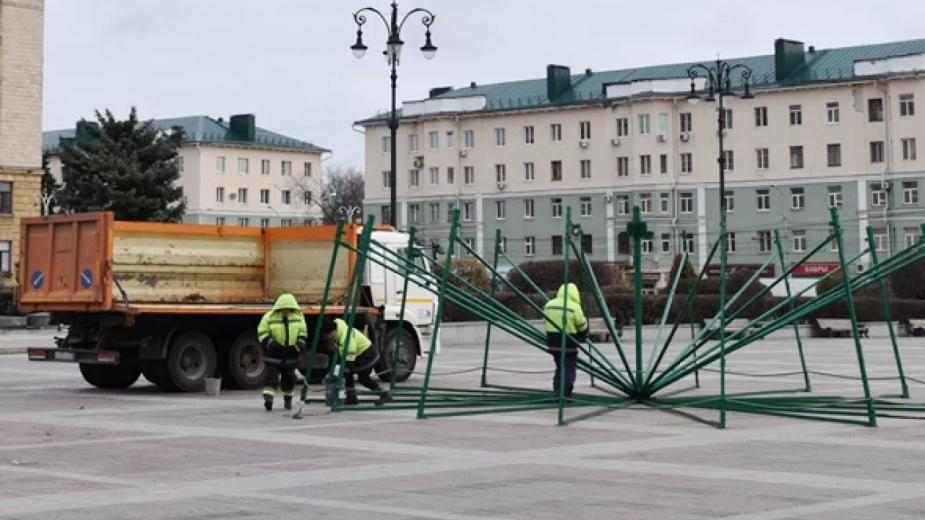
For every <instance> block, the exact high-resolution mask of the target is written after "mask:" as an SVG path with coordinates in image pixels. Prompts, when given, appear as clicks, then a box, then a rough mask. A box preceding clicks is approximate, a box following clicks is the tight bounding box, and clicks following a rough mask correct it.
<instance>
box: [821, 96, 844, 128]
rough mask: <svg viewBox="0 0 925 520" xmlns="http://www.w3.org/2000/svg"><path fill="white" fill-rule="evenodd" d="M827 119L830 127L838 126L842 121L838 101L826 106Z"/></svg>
mask: <svg viewBox="0 0 925 520" xmlns="http://www.w3.org/2000/svg"><path fill="white" fill-rule="evenodd" d="M825 117H826V121H828V123H829V124H830V125H834V124H838V122H839V121H840V120H841V114H840V113H839V109H838V102H837V101H832V102H829V103H826V104H825Z"/></svg>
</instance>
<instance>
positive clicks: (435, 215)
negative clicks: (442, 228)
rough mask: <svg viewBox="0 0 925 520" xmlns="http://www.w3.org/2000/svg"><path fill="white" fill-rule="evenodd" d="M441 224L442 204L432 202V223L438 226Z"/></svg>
mask: <svg viewBox="0 0 925 520" xmlns="http://www.w3.org/2000/svg"><path fill="white" fill-rule="evenodd" d="M437 222H440V203H439V202H432V203H431V204H430V223H431V224H436V223H437Z"/></svg>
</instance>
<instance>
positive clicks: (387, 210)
mask: <svg viewBox="0 0 925 520" xmlns="http://www.w3.org/2000/svg"><path fill="white" fill-rule="evenodd" d="M379 213H381V214H382V223H383V224H385V223H389V222H392V208H391V207H390V206H380V207H379ZM286 220H289V219H283V220H281V221H280V223H279V225H280V226H283V225H284V224H283V222H284V221H286Z"/></svg>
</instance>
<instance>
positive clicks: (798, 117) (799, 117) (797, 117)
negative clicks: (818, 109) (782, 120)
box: [790, 105, 803, 126]
mask: <svg viewBox="0 0 925 520" xmlns="http://www.w3.org/2000/svg"><path fill="white" fill-rule="evenodd" d="M802 124H803V107H802V106H800V105H790V126H799V125H802Z"/></svg>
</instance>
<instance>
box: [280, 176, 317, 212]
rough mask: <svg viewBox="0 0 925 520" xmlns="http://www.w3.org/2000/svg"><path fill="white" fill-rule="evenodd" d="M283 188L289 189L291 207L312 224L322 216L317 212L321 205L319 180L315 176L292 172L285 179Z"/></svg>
mask: <svg viewBox="0 0 925 520" xmlns="http://www.w3.org/2000/svg"><path fill="white" fill-rule="evenodd" d="M284 189H286V190H289V193H290V196H291V197H292V207H293V208H294V210H295V211H296V212H297V213H299V214H301V215H302V218H303V219H305V220H307V221H309V222H310V223H312V224H318V223H319V222H318V220H319V219H320V218H322V217H323V211H322V215H319V214H318V208H322V210H323V207H322V206H321V197H320V196H319V195H321V193H320V192H321V182H320V181H319V180H318V179H317V178H316V177H307V176H305V175H301V174H292V175H290V176H289V177H288V179H287V180H286V184H285V187H284Z"/></svg>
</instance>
